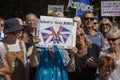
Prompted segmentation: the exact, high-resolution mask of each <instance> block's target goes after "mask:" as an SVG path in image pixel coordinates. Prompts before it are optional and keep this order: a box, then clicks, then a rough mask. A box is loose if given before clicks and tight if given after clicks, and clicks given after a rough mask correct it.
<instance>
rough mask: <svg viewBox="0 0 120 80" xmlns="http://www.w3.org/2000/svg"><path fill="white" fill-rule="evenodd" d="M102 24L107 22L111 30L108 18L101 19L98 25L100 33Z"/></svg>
mask: <svg viewBox="0 0 120 80" xmlns="http://www.w3.org/2000/svg"><path fill="white" fill-rule="evenodd" d="M103 22H107V23H108V24H109V26H110V29H111V28H112V23H111V21H110V20H109V19H108V18H103V19H102V20H101V21H100V23H99V28H100V31H102V23H103Z"/></svg>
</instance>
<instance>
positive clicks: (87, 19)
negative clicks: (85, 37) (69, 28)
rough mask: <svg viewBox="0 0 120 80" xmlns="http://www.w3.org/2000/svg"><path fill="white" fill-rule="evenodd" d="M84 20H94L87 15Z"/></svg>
mask: <svg viewBox="0 0 120 80" xmlns="http://www.w3.org/2000/svg"><path fill="white" fill-rule="evenodd" d="M85 20H90V21H93V20H94V18H88V17H86V18H85Z"/></svg>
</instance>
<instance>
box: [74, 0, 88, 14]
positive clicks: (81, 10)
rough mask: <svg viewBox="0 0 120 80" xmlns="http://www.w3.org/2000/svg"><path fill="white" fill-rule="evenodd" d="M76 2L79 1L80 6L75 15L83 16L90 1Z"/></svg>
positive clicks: (81, 0) (80, 0)
mask: <svg viewBox="0 0 120 80" xmlns="http://www.w3.org/2000/svg"><path fill="white" fill-rule="evenodd" d="M76 1H77V2H78V1H79V3H80V5H79V8H77V9H76V15H77V16H81V15H83V14H84V12H85V11H86V9H88V8H89V7H90V0H76Z"/></svg>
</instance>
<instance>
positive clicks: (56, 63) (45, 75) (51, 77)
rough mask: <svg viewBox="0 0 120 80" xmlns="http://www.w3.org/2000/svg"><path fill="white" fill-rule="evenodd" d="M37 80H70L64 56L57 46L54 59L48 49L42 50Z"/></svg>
mask: <svg viewBox="0 0 120 80" xmlns="http://www.w3.org/2000/svg"><path fill="white" fill-rule="evenodd" d="M36 80H68V77H67V73H66V69H65V66H64V55H63V53H62V51H61V50H59V49H58V47H57V46H54V57H52V56H51V52H50V51H49V49H48V48H42V49H41V53H40V65H39V68H38V72H37V77H36Z"/></svg>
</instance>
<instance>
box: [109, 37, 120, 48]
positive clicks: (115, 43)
mask: <svg viewBox="0 0 120 80" xmlns="http://www.w3.org/2000/svg"><path fill="white" fill-rule="evenodd" d="M108 40H109V44H110V46H111V49H112V50H119V48H120V38H111V39H108Z"/></svg>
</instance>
